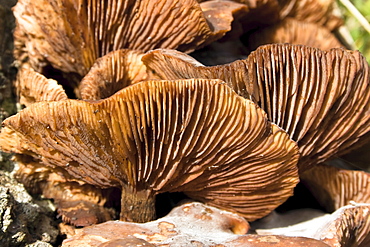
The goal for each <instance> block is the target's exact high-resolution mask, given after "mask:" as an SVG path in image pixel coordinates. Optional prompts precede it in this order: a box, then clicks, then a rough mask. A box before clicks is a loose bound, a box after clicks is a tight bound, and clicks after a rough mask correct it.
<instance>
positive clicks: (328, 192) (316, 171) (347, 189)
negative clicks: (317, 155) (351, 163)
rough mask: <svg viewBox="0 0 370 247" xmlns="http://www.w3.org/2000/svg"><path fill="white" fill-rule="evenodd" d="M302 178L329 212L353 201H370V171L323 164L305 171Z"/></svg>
mask: <svg viewBox="0 0 370 247" xmlns="http://www.w3.org/2000/svg"><path fill="white" fill-rule="evenodd" d="M329 164H330V163H329ZM301 179H302V181H303V183H304V184H305V185H306V186H307V187H308V188H309V189H310V191H311V193H312V194H313V195H314V196H315V197H316V199H317V201H318V202H319V203H320V204H321V206H322V207H324V208H325V209H326V210H327V211H329V212H333V211H335V210H337V209H339V208H340V207H343V206H346V205H349V204H350V203H351V202H356V203H370V194H369V191H370V173H367V172H364V171H353V170H345V169H339V168H336V167H333V166H330V165H324V164H321V165H317V166H314V167H312V168H311V169H309V170H308V171H306V172H305V173H303V175H302V176H301Z"/></svg>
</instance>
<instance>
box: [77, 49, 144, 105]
mask: <svg viewBox="0 0 370 247" xmlns="http://www.w3.org/2000/svg"><path fill="white" fill-rule="evenodd" d="M142 55H143V54H142V53H141V52H138V51H135V50H128V49H123V50H117V51H113V52H110V53H108V54H107V55H105V56H103V57H101V58H98V59H97V60H96V61H95V63H94V65H93V66H92V67H91V69H90V71H89V72H88V73H87V74H86V76H85V77H84V78H83V79H82V80H81V83H80V86H79V92H80V94H81V99H84V100H98V99H104V98H108V97H109V96H111V95H113V94H114V93H116V92H117V91H119V90H120V89H122V88H124V87H127V86H129V85H131V84H134V83H137V82H139V81H142V80H145V79H147V78H148V76H149V75H148V73H147V71H146V66H145V65H144V64H143V63H142V62H141V57H142Z"/></svg>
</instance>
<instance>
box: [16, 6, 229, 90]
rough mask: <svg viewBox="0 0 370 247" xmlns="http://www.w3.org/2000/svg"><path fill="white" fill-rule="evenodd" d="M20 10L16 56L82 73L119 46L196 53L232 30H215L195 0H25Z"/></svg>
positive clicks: (34, 64) (38, 64)
mask: <svg viewBox="0 0 370 247" xmlns="http://www.w3.org/2000/svg"><path fill="white" fill-rule="evenodd" d="M14 15H15V18H16V23H17V26H16V29H15V32H14V36H15V58H16V59H18V60H20V61H22V62H23V61H27V62H28V63H29V64H31V67H32V68H34V69H35V70H36V71H37V72H40V73H41V72H44V71H43V70H45V68H48V67H47V66H48V65H51V66H52V67H53V68H54V69H57V70H60V71H62V72H64V73H66V74H70V73H73V74H77V75H78V76H79V77H82V76H84V75H85V74H86V73H87V72H88V71H89V69H90V67H91V66H92V64H93V63H94V62H95V60H96V59H97V58H99V57H101V56H104V55H106V54H108V53H109V52H111V51H114V50H118V49H123V48H129V49H134V50H140V51H148V50H150V49H155V48H161V47H163V48H171V49H178V50H181V51H184V52H190V51H193V50H194V49H197V48H199V47H202V46H204V45H206V44H209V43H211V42H212V41H214V40H216V39H218V38H221V37H222V36H223V35H224V34H225V32H227V31H229V30H230V29H231V23H229V24H228V25H229V28H228V29H227V28H223V29H222V30H220V29H217V30H215V31H214V30H213V27H212V23H211V22H210V23H211V26H210V25H209V24H208V20H207V19H206V18H205V16H204V14H203V12H202V10H201V8H200V6H199V4H198V3H197V2H196V1H195V0H182V1H179V0H143V1H135V0H108V1H105V0H92V1H87V0H78V1H71V0H49V1H45V0H39V1H34V0H19V1H18V3H17V4H16V6H15V7H14ZM228 21H230V22H231V18H230V19H229V20H228ZM226 25H227V24H226ZM77 83H78V80H77Z"/></svg>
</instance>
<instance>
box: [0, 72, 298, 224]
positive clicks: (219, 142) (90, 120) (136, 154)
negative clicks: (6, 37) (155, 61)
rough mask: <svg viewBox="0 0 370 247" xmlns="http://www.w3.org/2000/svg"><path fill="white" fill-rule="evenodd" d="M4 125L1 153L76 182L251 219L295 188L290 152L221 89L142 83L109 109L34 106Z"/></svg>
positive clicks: (273, 130) (254, 110)
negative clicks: (185, 197) (189, 199)
mask: <svg viewBox="0 0 370 247" xmlns="http://www.w3.org/2000/svg"><path fill="white" fill-rule="evenodd" d="M3 124H4V126H5V127H4V128H3V130H2V132H1V134H0V137H1V138H0V146H1V148H2V149H3V150H4V151H7V152H9V151H12V152H20V153H25V152H26V153H27V154H29V155H32V156H33V157H34V158H36V159H38V160H40V161H41V162H43V163H44V164H45V165H48V166H50V167H60V168H63V169H65V170H66V171H67V172H68V173H69V174H70V176H72V177H73V178H74V179H76V180H81V181H83V182H85V183H88V184H91V185H95V186H98V187H100V188H109V187H122V186H123V187H127V186H129V187H131V188H132V190H133V191H137V193H139V192H140V191H143V190H149V191H151V192H150V193H152V194H156V193H161V192H176V191H183V192H185V193H188V194H189V195H191V196H195V197H197V198H198V199H200V200H204V201H207V202H208V203H209V204H212V205H213V204H214V205H219V206H220V207H222V208H226V209H229V210H234V211H237V212H238V213H240V214H241V215H243V216H245V217H246V218H247V219H249V220H254V219H257V218H259V217H263V216H264V215H266V214H268V213H269V212H270V211H271V210H273V209H274V208H276V207H277V206H278V205H280V204H281V203H283V202H284V201H285V200H286V199H287V198H288V197H289V196H291V195H292V193H293V188H294V187H295V185H296V183H297V182H298V174H297V167H296V163H297V161H298V158H299V154H298V148H297V146H296V143H295V142H294V141H292V140H290V139H289V136H288V135H287V134H286V133H285V132H284V131H283V130H281V129H280V128H278V127H277V126H276V125H274V124H271V123H270V122H269V121H268V120H267V118H266V114H265V112H264V111H263V110H262V109H260V108H259V107H258V106H257V105H256V104H254V103H253V102H252V101H249V100H246V99H244V98H242V97H240V96H238V95H237V94H236V93H234V92H233V91H232V89H231V88H229V87H227V86H226V85H225V84H224V83H223V82H222V81H220V80H202V79H199V80H197V79H194V80H178V81H144V82H141V83H137V84H134V85H131V86H129V87H126V88H124V89H123V90H121V91H120V92H118V93H116V94H115V95H113V96H111V97H110V98H107V99H105V100H100V101H91V102H87V101H79V100H64V101H57V102H40V103H36V104H33V105H31V106H30V107H27V108H26V109H24V110H22V111H21V112H20V113H18V114H17V115H15V116H12V117H10V118H8V119H6V120H5V121H4V122H3ZM13 135H15V136H16V138H15V139H14V140H18V141H17V142H16V141H13V142H12V143H10V144H12V145H10V144H9V143H8V142H7V139H6V137H8V136H13ZM14 142H16V143H15V144H14ZM212 197H214V198H213V199H212ZM253 201H256V203H253ZM257 202H258V203H257ZM249 212H252V213H249Z"/></svg>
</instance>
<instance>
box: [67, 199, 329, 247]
mask: <svg viewBox="0 0 370 247" xmlns="http://www.w3.org/2000/svg"><path fill="white" fill-rule="evenodd" d="M248 229H249V225H248V222H247V221H245V220H244V219H243V218H242V217H240V216H238V215H236V214H232V213H230V212H227V211H221V210H219V209H217V208H214V207H210V206H205V205H203V204H200V203H187V204H184V205H181V206H179V207H176V208H174V209H173V210H172V211H171V212H170V213H169V214H168V215H167V216H166V217H163V218H161V219H158V220H156V221H152V222H148V223H145V224H138V223H129V222H118V221H109V222H106V223H103V224H100V225H96V226H91V227H85V228H83V229H80V230H77V233H76V235H75V236H73V237H72V238H69V239H66V240H64V241H63V244H62V246H64V247H74V246H115V245H113V244H112V245H109V244H111V243H122V244H126V243H132V242H134V243H135V242H137V243H140V242H139V241H140V240H141V243H145V244H147V245H148V246H219V247H224V246H225V247H226V246H228V247H234V246H235V247H237V246H246V247H269V246H276V247H309V246H315V247H328V245H326V244H325V243H323V242H322V241H318V240H315V239H310V238H302V237H285V236H259V235H254V234H246V235H244V234H245V233H247V231H248ZM104 244H106V245H104ZM147 245H144V244H143V246H147ZM122 246H126V245H122ZM130 246H132V245H130Z"/></svg>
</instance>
